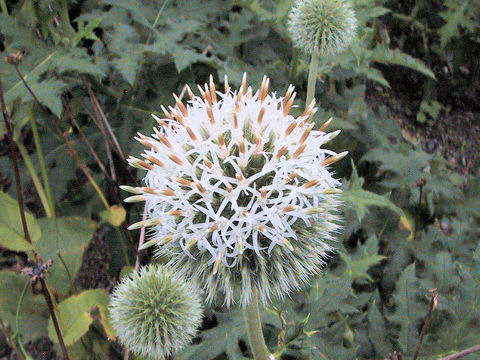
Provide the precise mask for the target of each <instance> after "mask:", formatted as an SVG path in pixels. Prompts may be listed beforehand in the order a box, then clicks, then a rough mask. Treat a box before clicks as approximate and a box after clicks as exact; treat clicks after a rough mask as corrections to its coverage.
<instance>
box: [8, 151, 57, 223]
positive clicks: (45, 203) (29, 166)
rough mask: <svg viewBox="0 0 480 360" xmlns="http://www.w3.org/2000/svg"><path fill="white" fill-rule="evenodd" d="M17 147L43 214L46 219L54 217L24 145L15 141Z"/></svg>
mask: <svg viewBox="0 0 480 360" xmlns="http://www.w3.org/2000/svg"><path fill="white" fill-rule="evenodd" d="M17 147H18V150H19V151H20V155H22V158H23V161H24V162H25V166H26V167H27V170H28V173H29V174H30V177H31V178H32V181H33V185H34V186H35V190H37V193H38V196H39V197H40V202H41V203H42V205H43V208H44V209H45V213H46V214H47V217H52V216H54V212H53V211H52V209H51V208H50V204H49V202H48V199H47V195H46V194H45V190H44V189H43V186H42V183H41V182H40V178H39V177H38V175H37V173H36V171H35V167H34V166H33V163H32V160H31V159H30V156H29V155H28V151H27V149H26V148H25V145H23V143H22V142H21V141H17Z"/></svg>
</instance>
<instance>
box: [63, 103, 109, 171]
mask: <svg viewBox="0 0 480 360" xmlns="http://www.w3.org/2000/svg"><path fill="white" fill-rule="evenodd" d="M62 102H63V106H64V108H65V111H66V112H67V115H68V117H69V119H70V121H71V122H72V123H73V125H74V126H75V128H76V129H77V130H78V132H79V134H80V136H81V137H82V139H83V141H84V142H85V145H87V147H88V150H89V151H90V154H92V156H93V158H94V159H95V161H96V162H97V165H98V167H99V168H100V170H102V172H103V174H104V175H105V176H106V177H107V178H110V176H109V175H108V172H107V170H106V169H105V165H103V163H102V161H101V160H100V158H99V157H98V154H97V153H96V152H95V150H94V149H93V146H92V144H91V143H90V141H89V140H88V138H87V137H86V136H85V133H84V132H83V130H82V128H81V127H80V126H79V125H78V123H77V120H75V117H74V116H73V113H72V109H71V108H70V105H69V104H68V103H67V101H66V100H65V99H64V98H62Z"/></svg>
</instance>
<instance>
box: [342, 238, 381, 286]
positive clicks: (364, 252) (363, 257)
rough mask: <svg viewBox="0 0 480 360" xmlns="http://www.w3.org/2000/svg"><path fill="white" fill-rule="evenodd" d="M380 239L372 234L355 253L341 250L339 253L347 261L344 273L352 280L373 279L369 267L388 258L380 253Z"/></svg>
mask: <svg viewBox="0 0 480 360" xmlns="http://www.w3.org/2000/svg"><path fill="white" fill-rule="evenodd" d="M377 252H378V240H377V237H376V236H375V235H372V236H371V237H370V238H369V239H368V240H367V241H366V243H365V244H364V245H361V246H359V247H358V249H357V251H356V252H355V253H354V254H349V253H346V252H342V251H340V252H339V253H338V254H339V255H340V258H341V259H342V260H343V261H344V263H345V270H344V273H345V274H346V275H347V276H348V277H349V278H350V279H352V280H359V279H365V280H368V281H372V280H373V279H372V278H371V277H370V275H369V274H368V272H367V271H368V269H370V268H371V267H372V266H374V265H377V264H379V263H380V262H381V261H383V260H384V259H386V256H383V255H378V254H377Z"/></svg>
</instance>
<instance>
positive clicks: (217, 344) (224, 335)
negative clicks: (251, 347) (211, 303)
mask: <svg viewBox="0 0 480 360" xmlns="http://www.w3.org/2000/svg"><path fill="white" fill-rule="evenodd" d="M215 318H216V320H217V322H218V325H217V326H215V327H213V328H211V329H208V330H205V331H202V332H201V333H200V334H199V335H200V337H201V338H202V341H201V342H200V343H199V344H197V345H191V346H188V347H187V348H186V349H185V350H184V351H182V352H180V353H178V354H177V355H176V356H175V360H197V359H215V358H217V356H219V355H220V354H222V353H226V354H227V356H228V359H229V360H243V359H244V357H243V355H242V352H241V351H240V348H239V346H238V342H239V340H240V339H243V340H246V329H245V323H244V319H243V312H242V311H240V310H236V311H230V312H229V313H217V312H216V313H215Z"/></svg>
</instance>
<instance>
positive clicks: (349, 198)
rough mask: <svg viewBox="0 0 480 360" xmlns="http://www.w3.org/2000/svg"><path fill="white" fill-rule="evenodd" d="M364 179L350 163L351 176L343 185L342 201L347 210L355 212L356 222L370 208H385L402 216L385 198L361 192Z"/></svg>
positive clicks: (364, 191) (400, 211) (368, 192)
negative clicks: (345, 204)
mask: <svg viewBox="0 0 480 360" xmlns="http://www.w3.org/2000/svg"><path fill="white" fill-rule="evenodd" d="M364 181H365V180H364V179H363V178H361V177H359V176H358V173H357V169H356V168H355V165H354V164H353V162H352V176H351V177H350V179H349V181H348V182H347V183H346V184H345V188H346V189H345V190H344V191H343V200H344V201H345V202H346V203H347V206H348V207H349V208H352V209H353V210H355V211H356V213H357V217H358V221H361V220H362V218H363V217H364V216H365V214H366V213H367V211H368V210H367V209H368V207H370V206H380V207H386V208H388V209H390V210H392V211H394V212H396V213H397V214H399V215H402V210H401V209H400V208H398V207H397V206H395V205H394V204H393V203H392V202H391V201H390V200H389V199H388V197H387V196H382V195H378V194H375V193H372V192H370V191H367V190H363V189H362V187H363V183H364Z"/></svg>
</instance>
